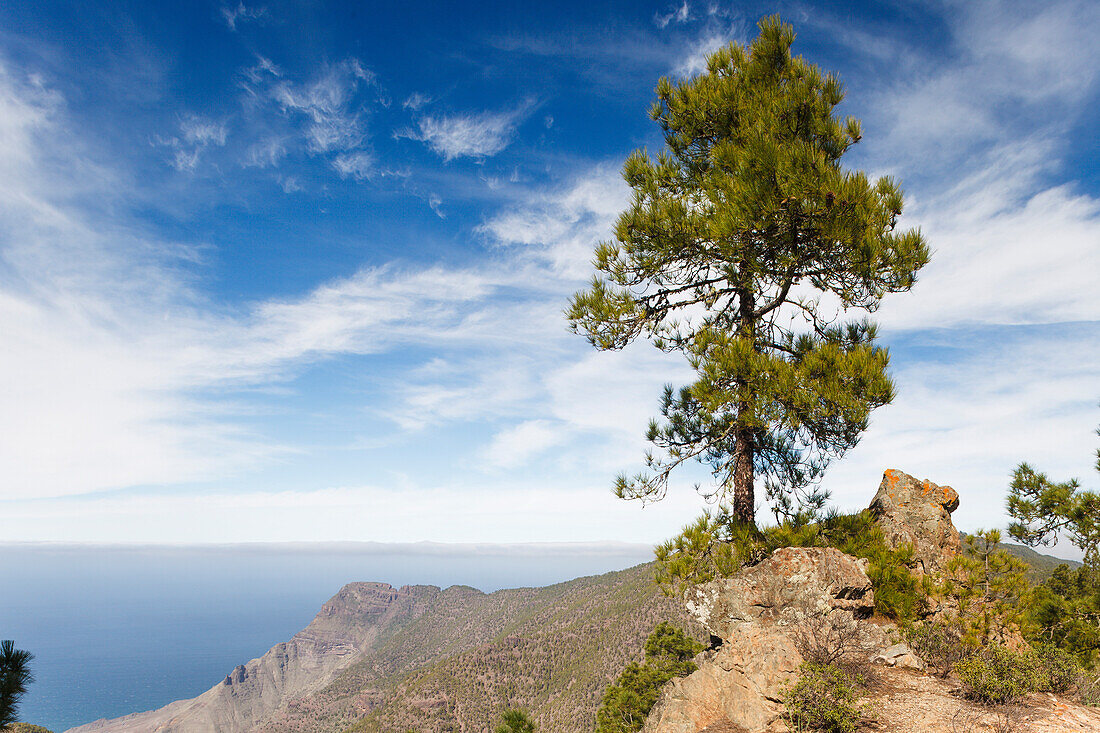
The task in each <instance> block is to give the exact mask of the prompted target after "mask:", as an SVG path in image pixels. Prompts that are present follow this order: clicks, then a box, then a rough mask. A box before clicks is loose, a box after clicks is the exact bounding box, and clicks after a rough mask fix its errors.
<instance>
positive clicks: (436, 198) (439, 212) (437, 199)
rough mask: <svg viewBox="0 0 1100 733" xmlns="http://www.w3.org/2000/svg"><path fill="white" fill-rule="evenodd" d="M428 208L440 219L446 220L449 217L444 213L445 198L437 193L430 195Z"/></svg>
mask: <svg viewBox="0 0 1100 733" xmlns="http://www.w3.org/2000/svg"><path fill="white" fill-rule="evenodd" d="M428 206H429V207H431V210H432V211H434V212H435V215H436V216H438V217H439V218H440V219H446V218H447V215H446V214H445V213H443V198H442V197H441V196H440V195H439V194H437V193H431V194H428Z"/></svg>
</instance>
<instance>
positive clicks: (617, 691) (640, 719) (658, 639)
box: [596, 622, 703, 733]
mask: <svg viewBox="0 0 1100 733" xmlns="http://www.w3.org/2000/svg"><path fill="white" fill-rule="evenodd" d="M702 650H703V645H702V644H700V643H699V642H697V641H695V640H694V639H692V638H691V637H689V636H688V635H687V634H685V633H684V632H683V631H681V630H680V629H678V628H676V627H675V626H673V625H672V624H669V623H665V622H662V623H660V624H658V625H657V628H655V629H654V630H653V633H652V634H650V635H649V638H648V639H646V642H645V662H644V663H643V664H638V663H637V662H631V663H630V664H628V665H627V666H626V669H624V670H623V672H622V674H620V675H619V678H618V679H617V680H615V683H614V684H613V685H611V686H610V687H608V688H607V690H606V691H605V692H604V695H603V699H602V700H601V702H600V707H599V709H598V710H596V733H633V731H639V730H641V729H642V725H644V724H645V719H646V716H648V715H649V711H650V710H652V709H653V706H654V704H656V702H657V697H658V695H660V694H661V688H662V687H664V685H665V683H666V682H668V681H669V680H671V679H672V678H673V677H680V676H683V675H688V674H691V673H692V672H694V671H695V663H694V662H693V661H692V657H694V656H695V655H696V654H698V653H699V652H701V651H702Z"/></svg>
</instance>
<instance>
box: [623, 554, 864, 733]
mask: <svg viewBox="0 0 1100 733" xmlns="http://www.w3.org/2000/svg"><path fill="white" fill-rule="evenodd" d="M874 605H875V601H874V594H873V592H872V591H871V581H870V580H868V578H867V574H866V572H865V571H864V564H863V563H862V562H861V561H859V560H856V559H855V558H853V557H850V556H848V555H845V554H844V553H842V552H840V551H839V550H835V549H832V548H821V547H785V548H783V549H780V550H777V551H776V552H775V553H773V554H772V556H771V557H769V558H768V559H767V560H764V561H763V562H761V563H760V564H758V565H755V566H753V567H751V568H746V569H745V570H743V571H742V572H741V573H740V574H739V575H737V576H736V577H733V578H726V579H723V580H716V581H713V582H711V583H707V584H705V585H702V586H700V587H699V588H697V589H695V591H694V592H693V593H692V595H691V597H690V598H689V599H688V603H687V606H688V611H689V612H690V613H691V614H692V615H693V616H694V617H695V618H696V620H698V621H699V623H700V624H702V625H703V626H704V627H705V628H707V629H709V630H710V632H711V633H712V634H714V635H715V636H718V637H719V638H721V639H722V642H723V643H722V645H721V646H720V647H719V648H718V649H717V650H715V651H712V652H709V653H708V654H706V655H704V656H703V657H701V658H700V659H699V662H698V664H699V668H698V670H696V671H695V672H693V673H692V674H691V675H689V676H687V677H683V678H680V679H676V680H673V681H672V682H671V683H669V685H668V686H667V687H665V689H664V691H663V692H662V694H661V698H660V699H659V700H658V702H657V704H656V705H655V706H654V708H653V710H652V711H651V712H650V715H649V718H648V719H647V720H646V725H645V728H643V733H697V732H698V731H703V730H707V731H709V730H715V731H717V730H743V731H749V732H750V733H760V732H761V731H780V730H786V726H785V724H784V723H783V720H782V714H783V705H782V703H781V698H782V696H783V689H784V687H785V686H786V685H788V684H791V683H793V682H794V681H795V680H796V679H797V676H798V667H799V665H800V664H801V663H802V655H801V654H800V653H799V651H798V646H797V644H796V638H795V632H796V630H797V629H798V628H799V627H800V625H801V624H803V623H806V622H807V621H808V620H810V619H812V618H815V617H816V618H824V617H834V618H835V617H839V618H842V619H847V620H848V621H849V622H854V620H855V619H860V618H865V617H867V616H869V615H870V614H871V613H872V612H873V610H874Z"/></svg>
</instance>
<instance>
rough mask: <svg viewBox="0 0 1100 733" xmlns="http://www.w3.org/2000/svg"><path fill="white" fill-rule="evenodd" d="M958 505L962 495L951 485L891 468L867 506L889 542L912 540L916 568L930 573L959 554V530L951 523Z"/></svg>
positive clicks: (899, 544) (905, 542) (894, 545)
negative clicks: (939, 484)
mask: <svg viewBox="0 0 1100 733" xmlns="http://www.w3.org/2000/svg"><path fill="white" fill-rule="evenodd" d="M958 506H959V495H958V493H957V492H956V491H955V490H954V489H953V488H951V487H950V486H938V485H936V484H934V483H932V482H931V481H929V480H927V479H925V480H924V481H918V480H917V479H915V478H913V477H912V476H910V475H909V474H907V473H904V472H902V471H898V470H897V469H890V470H888V471H886V473H884V474H883V476H882V483H881V484H880V485H879V488H878V493H877V494H875V498H874V499H872V500H871V505H870V506H869V507H868V509H870V511H871V513H872V514H874V516H875V520H876V521H877V522H878V524H879V526H881V527H882V530H883V532H884V533H885V535H886V541H887V543H889V544H890V546H891V547H895V548H897V547H900V546H901V545H904V544H912V545H913V551H914V559H915V560H916V561H917V565H918V568H917V569H918V570H920V571H923V572H925V573H931V572H935V571H939V570H943V568H944V566H945V565H946V564H947V563H948V562H949V561H950V560H951V558H953V557H955V555H957V554H959V531H958V530H957V529H955V526H954V525H953V524H952V523H951V512H953V511H955V509H957V508H958Z"/></svg>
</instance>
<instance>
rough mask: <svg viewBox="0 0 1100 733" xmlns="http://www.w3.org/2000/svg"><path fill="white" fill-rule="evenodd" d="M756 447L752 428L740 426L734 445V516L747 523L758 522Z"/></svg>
mask: <svg viewBox="0 0 1100 733" xmlns="http://www.w3.org/2000/svg"><path fill="white" fill-rule="evenodd" d="M738 412H739V413H740V410H738ZM754 448H755V446H754V445H753V435H752V429H751V428H747V427H741V428H738V429H737V432H736V434H735V436H734V446H733V516H735V517H737V518H738V519H739V520H741V521H742V522H747V523H755V522H756V496H755V492H754V489H753V470H752V463H753V457H754V456H753V453H754Z"/></svg>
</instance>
